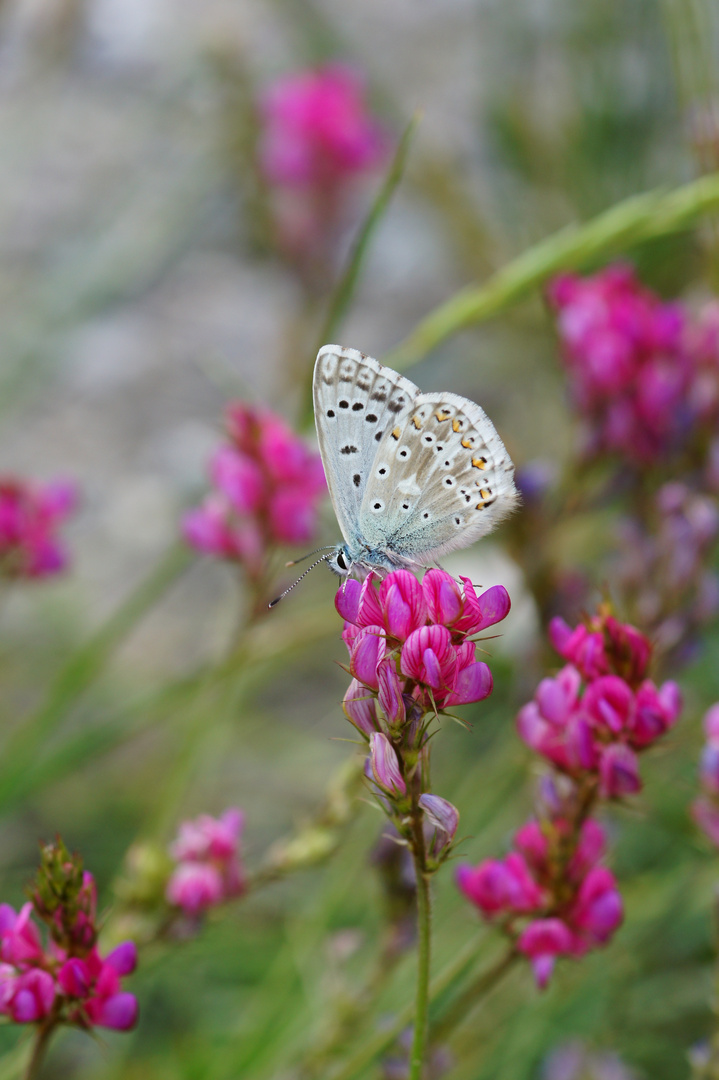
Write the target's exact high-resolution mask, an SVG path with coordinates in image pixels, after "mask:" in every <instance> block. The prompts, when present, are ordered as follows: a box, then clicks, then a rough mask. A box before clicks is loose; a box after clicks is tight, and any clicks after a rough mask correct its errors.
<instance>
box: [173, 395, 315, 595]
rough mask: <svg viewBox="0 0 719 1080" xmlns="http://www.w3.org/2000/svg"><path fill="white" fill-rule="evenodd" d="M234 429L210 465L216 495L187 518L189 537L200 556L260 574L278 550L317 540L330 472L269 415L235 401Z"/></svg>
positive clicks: (231, 423)
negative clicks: (319, 512)
mask: <svg viewBox="0 0 719 1080" xmlns="http://www.w3.org/2000/svg"><path fill="white" fill-rule="evenodd" d="M227 428H228V434H229V437H230V439H231V443H229V444H225V445H223V446H220V447H219V448H218V449H217V450H216V451H215V453H214V455H213V457H212V459H211V461H210V479H211V481H212V484H213V485H214V490H213V491H212V492H210V494H209V495H208V496H207V497H206V498H205V500H204V502H203V503H202V505H201V506H199V507H197V508H196V509H194V510H191V511H190V512H188V513H187V514H186V515H185V517H184V520H183V535H184V537H185V539H186V540H187V542H188V543H189V544H191V545H192V546H193V547H195V548H197V550H198V551H201V552H203V553H204V554H207V555H214V556H215V557H219V558H224V559H230V560H233V561H236V562H240V563H242V564H243V566H244V567H245V569H246V570H247V572H248V573H249V574H250V575H251V576H253V577H259V576H260V575H261V573H262V568H263V565H264V562H265V559H266V557H267V553H268V551H269V550H270V549H271V548H272V547H275V546H277V545H278V544H305V543H307V542H308V541H309V540H310V539H311V538H312V536H313V534H314V532H315V527H316V523H317V504H318V502H319V500H320V498H321V496H322V495H323V494H324V492H325V490H326V484H325V479H324V473H323V471H322V464H321V461H320V458H319V455H318V454H313V453H312V452H311V451H310V450H309V449H308V448H307V446H306V445H305V443H304V442H303V441H302V440H301V439H300V438H298V437H297V436H296V435H295V434H294V433H293V432H292V431H291V430H290V428H289V427H288V426H287V425H286V424H285V422H284V421H283V420H282V419H281V418H280V417H279V416H276V415H275V414H274V413H271V412H269V410H265V409H258V408H254V407H252V406H249V405H246V404H244V403H243V402H233V403H232V404H231V405H230V406H229V407H228V410H227Z"/></svg>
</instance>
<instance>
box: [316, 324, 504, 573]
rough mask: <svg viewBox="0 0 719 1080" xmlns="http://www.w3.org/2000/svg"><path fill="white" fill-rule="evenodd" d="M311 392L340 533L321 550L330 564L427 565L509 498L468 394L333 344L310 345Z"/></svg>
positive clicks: (478, 532) (500, 459)
mask: <svg viewBox="0 0 719 1080" xmlns="http://www.w3.org/2000/svg"><path fill="white" fill-rule="evenodd" d="M313 394H314V407H315V422H316V425H317V436H318V439H319V445H320V453H321V455H322V463H323V465H324V469H325V475H326V477H327V484H328V487H329V491H330V496H331V498H332V503H333V506H334V509H335V513H336V514H337V520H338V522H339V525H340V528H341V530H342V533H343V536H344V538H345V543H344V544H341V545H339V546H338V547H337V549H336V550H335V552H334V553H333V555H332V556H331V558H330V559H329V564H330V566H331V567H332V569H333V570H335V571H336V572H337V573H339V574H342V575H344V574H347V573H350V572H352V571H359V572H367V571H368V570H370V569H376V570H379V571H380V572H381V571H383V570H392V569H397V568H398V567H416V566H425V565H428V564H429V563H431V562H433V561H434V560H435V559H436V558H437V557H438V556H439V555H442V554H444V553H445V552H448V551H452V550H453V549H454V548H458V547H466V546H467V545H469V544H471V543H473V542H474V541H475V540H477V539H479V537H481V536H484V535H486V534H487V533H488V532H491V530H492V529H493V528H494V527H495V525H496V524H497V523H498V522H499V521H500V520H501V519H502V518H503V517H505V516H506V515H507V514H508V513H510V512H511V511H512V510H513V509H514V507H515V506H516V504H517V501H518V496H517V492H516V489H515V487H514V480H513V475H514V466H513V465H512V461H511V459H510V457H509V455H508V453H507V451H506V449H505V447H504V444H503V443H502V441H501V439H500V438H499V436H498V434H497V432H496V431H495V429H494V425H493V424H492V422H491V420H489V418H488V417H487V415H486V413H485V412H484V411H483V410H482V409H481V408H480V406H479V405H476V404H475V403H474V402H472V401H469V400H467V399H466V398H462V397H459V396H458V395H456V394H450V393H439V394H423V393H421V391H420V390H419V388H418V387H416V386H415V385H414V383H412V382H410V381H409V379H405V378H404V377H403V376H402V375H399V374H397V372H395V371H392V370H391V369H390V368H387V367H383V366H382V365H381V364H379V363H378V362H377V361H376V360H373V359H372V358H371V357H369V356H365V355H364V354H363V353H360V352H358V351H357V350H356V349H347V348H342V347H340V346H337V345H326V346H324V348H322V349H320V351H319V354H318V356H317V362H316V364H315V371H314V380H313Z"/></svg>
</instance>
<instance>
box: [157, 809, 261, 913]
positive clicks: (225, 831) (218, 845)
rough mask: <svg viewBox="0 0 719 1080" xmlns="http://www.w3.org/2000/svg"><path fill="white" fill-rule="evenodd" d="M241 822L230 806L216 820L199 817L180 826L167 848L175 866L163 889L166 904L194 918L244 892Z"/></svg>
mask: <svg viewBox="0 0 719 1080" xmlns="http://www.w3.org/2000/svg"><path fill="white" fill-rule="evenodd" d="M243 821H244V817H243V814H242V811H241V810H238V809H237V808H235V807H231V808H230V809H229V810H225V812H224V813H223V814H222V815H221V816H220V817H219V818H213V817H210V815H209V814H201V815H200V816H199V817H197V818H195V819H194V820H192V821H184V822H183V823H182V824H181V825H180V828H179V831H178V834H177V839H176V840H175V841H174V842H173V843H172V844H171V845H170V855H171V856H172V858H173V859H174V860H175V862H176V866H175V869H174V870H173V872H172V874H171V876H170V879H169V881H168V883H167V887H166V890H165V896H166V898H167V901H168V903H170V904H173V905H174V906H175V907H179V908H182V910H183V911H185V912H186V913H187V914H188V915H191V916H196V915H198V914H199V913H200V912H202V911H205V910H206V909H207V908H210V907H215V906H216V905H217V904H221V903H223V902H224V901H225V900H229V899H231V898H232V897H235V896H240V895H241V894H242V893H243V892H244V889H245V878H244V871H243V868H242V864H241V862H240V836H241V833H242V826H243Z"/></svg>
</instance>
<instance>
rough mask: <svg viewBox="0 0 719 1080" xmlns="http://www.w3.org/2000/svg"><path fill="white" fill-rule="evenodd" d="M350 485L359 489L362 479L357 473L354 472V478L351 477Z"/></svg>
mask: <svg viewBox="0 0 719 1080" xmlns="http://www.w3.org/2000/svg"><path fill="white" fill-rule="evenodd" d="M352 483H353V484H354V486H355V487H359V486H360V484H361V483H362V477H361V476H360V474H359V473H358V472H356V473H355V474H354V476H353V477H352Z"/></svg>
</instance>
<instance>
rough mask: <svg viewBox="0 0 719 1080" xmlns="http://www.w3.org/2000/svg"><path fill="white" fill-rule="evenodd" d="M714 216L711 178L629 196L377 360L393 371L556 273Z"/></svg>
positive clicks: (538, 247)
mask: <svg viewBox="0 0 719 1080" xmlns="http://www.w3.org/2000/svg"><path fill="white" fill-rule="evenodd" d="M718 209H719V173H713V174H712V175H710V176H704V177H702V178H701V179H699V180H694V181H693V182H692V183H690V184H684V185H682V186H681V187H678V188H675V189H674V190H673V191H668V192H664V191H650V192H647V193H646V194H643V195H633V196H632V197H631V198H629V199H625V200H624V201H623V202H620V203H618V204H617V205H615V206H612V207H611V208H610V209H609V210H606V211H605V212H604V213H602V214H599V215H598V216H597V217H595V218H593V219H592V220H591V221H588V222H586V223H584V224H582V225H569V226H567V227H566V228H564V229H561V230H560V231H559V232H557V233H553V234H552V235H551V236H548V237H547V238H546V239H545V240H541V241H540V242H539V243H538V244H535V245H534V246H533V247H531V248H529V249H528V250H527V251H524V252H522V254H521V255H518V256H517V258H515V259H513V260H512V261H511V262H510V263H508V264H507V265H506V266H504V267H503V268H502V269H501V270H498V271H497V272H496V273H495V274H493V275H492V276H491V277H490V278H489V280H488V281H486V282H485V283H483V284H481V285H470V286H467V287H466V288H465V289H462V290H460V292H458V293H456V294H455V295H454V296H452V297H450V299H449V300H447V301H445V302H444V303H443V304H440V305H439V306H438V307H436V308H435V309H434V310H433V311H430V313H429V314H428V315H427V316H425V318H424V319H422V320H421V321H420V322H419V323H418V325H417V326H416V327H415V329H414V330H412V331H411V333H410V334H409V335H408V336H407V337H406V338H405V339H404V340H403V341H401V342H400V343H399V345H397V346H396V347H395V348H394V349H392V350H391V351H390V352H389V353H388V354H386V356H385V357H384V362H385V363H387V364H389V366H390V367H393V368H396V369H398V370H400V371H402V370H404V369H406V368H408V367H411V366H412V364H416V363H417V362H418V361H420V360H422V359H423V358H424V357H425V356H427V354H428V353H430V352H431V351H432V350H433V349H435V348H437V346H438V345H441V344H442V342H444V341H446V340H447V338H449V337H451V336H452V335H453V334H456V333H458V331H460V330H464V329H465V328H467V327H469V326H473V325H476V324H477V323H481V322H485V321H486V320H487V319H491V318H494V317H495V316H497V315H500V314H501V313H502V312H504V311H505V310H506V309H507V308H509V307H511V306H512V305H513V304H516V303H517V302H518V301H520V300H522V299H524V297H526V296H528V295H529V294H530V293H531V292H532V291H533V290H535V289H537V288H539V287H541V286H542V285H543V284H544V283H545V282H546V281H547V280H548V279H549V278H551V277H552V276H553V275H554V274H557V273H559V271H561V270H567V269H573V268H578V267H581V266H586V265H588V264H591V263H593V262H595V261H596V260H598V259H602V258H606V257H608V256H610V255H615V254H617V253H618V252H620V251H623V250H626V249H627V248H628V247H630V246H632V245H635V244H639V243H642V242H643V241H646V240H651V239H655V238H657V237H660V236H667V235H669V234H670V233H674V232H679V231H681V230H682V229H687V228H689V227H691V226H692V225H694V224H695V223H696V222H697V221H698V220H699V219H700V218H702V217H703V216H704V215H706V214H708V213H710V212H712V211H715V210H718Z"/></svg>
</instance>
